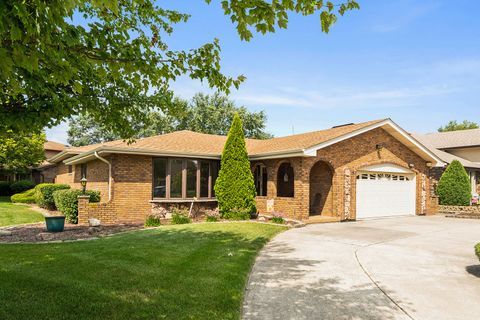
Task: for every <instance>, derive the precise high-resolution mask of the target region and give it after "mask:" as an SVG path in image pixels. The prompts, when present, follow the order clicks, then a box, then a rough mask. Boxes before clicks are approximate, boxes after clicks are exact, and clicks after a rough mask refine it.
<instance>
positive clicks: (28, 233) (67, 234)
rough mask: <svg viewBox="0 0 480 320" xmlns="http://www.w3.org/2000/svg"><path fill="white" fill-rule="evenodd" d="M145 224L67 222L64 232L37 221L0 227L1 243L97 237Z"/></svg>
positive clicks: (135, 228) (134, 228)
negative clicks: (102, 224)
mask: <svg viewBox="0 0 480 320" xmlns="http://www.w3.org/2000/svg"><path fill="white" fill-rule="evenodd" d="M142 228H143V224H116V225H105V226H100V227H90V226H88V225H75V224H65V230H64V231H63V232H47V230H46V228H45V223H35V224H29V225H22V226H13V227H7V228H2V229H0V243H12V242H32V243H35V242H46V241H65V240H81V239H96V238H101V237H105V236H108V235H111V234H114V233H118V232H124V231H130V230H138V229H142Z"/></svg>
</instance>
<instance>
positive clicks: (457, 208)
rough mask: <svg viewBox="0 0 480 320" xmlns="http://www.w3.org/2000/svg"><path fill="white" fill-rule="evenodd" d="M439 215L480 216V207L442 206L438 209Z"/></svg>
mask: <svg viewBox="0 0 480 320" xmlns="http://www.w3.org/2000/svg"><path fill="white" fill-rule="evenodd" d="M438 212H440V213H452V212H453V213H474V214H478V215H480V206H444V205H440V206H439V207H438Z"/></svg>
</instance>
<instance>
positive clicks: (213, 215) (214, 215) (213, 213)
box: [205, 207, 220, 222]
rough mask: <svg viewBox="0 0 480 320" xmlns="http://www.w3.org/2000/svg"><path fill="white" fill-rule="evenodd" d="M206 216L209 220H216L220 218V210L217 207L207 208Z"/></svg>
mask: <svg viewBox="0 0 480 320" xmlns="http://www.w3.org/2000/svg"><path fill="white" fill-rule="evenodd" d="M205 216H206V217H207V218H206V221H207V222H216V221H218V220H219V219H220V210H219V209H218V207H216V208H215V209H213V210H206V211H205Z"/></svg>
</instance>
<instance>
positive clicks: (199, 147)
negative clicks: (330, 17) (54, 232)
mask: <svg viewBox="0 0 480 320" xmlns="http://www.w3.org/2000/svg"><path fill="white" fill-rule="evenodd" d="M383 120H384V119H381V120H373V121H368V122H362V123H357V124H351V125H345V126H340V127H334V128H331V129H326V130H320V131H314V132H308V133H302V134H296V135H291V136H286V137H278V138H272V139H267V140H257V139H246V146H247V151H248V154H249V155H261V154H268V153H274V152H289V151H297V150H303V149H306V148H309V147H312V146H315V145H317V144H320V143H323V142H326V141H329V140H331V139H335V138H337V137H340V136H343V135H345V134H348V133H351V132H354V131H356V130H360V129H362V128H365V127H368V126H370V125H373V124H376V123H379V122H381V121H383ZM226 139H227V137H226V136H220V135H212V134H205V133H198V132H193V131H188V130H183V131H176V132H172V133H167V134H163V135H158V136H152V137H148V138H142V139H138V140H136V141H135V142H133V143H130V144H129V143H128V142H126V141H123V140H116V141H110V142H105V143H100V144H93V145H88V146H83V147H71V148H67V149H66V151H67V152H72V153H83V152H87V151H90V150H94V149H97V148H100V147H106V148H114V149H128V150H142V151H147V150H148V151H152V152H157V151H158V152H172V153H180V154H203V155H212V156H213V155H215V156H219V155H221V153H222V151H223V146H224V144H225V141H226Z"/></svg>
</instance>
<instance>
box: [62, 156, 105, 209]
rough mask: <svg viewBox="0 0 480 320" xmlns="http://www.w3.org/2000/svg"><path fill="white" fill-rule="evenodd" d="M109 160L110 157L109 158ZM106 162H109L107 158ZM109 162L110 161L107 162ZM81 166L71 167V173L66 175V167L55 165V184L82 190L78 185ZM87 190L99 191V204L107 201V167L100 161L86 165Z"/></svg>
mask: <svg viewBox="0 0 480 320" xmlns="http://www.w3.org/2000/svg"><path fill="white" fill-rule="evenodd" d="M109 158H111V157H109ZM107 160H109V159H108V158H107ZM109 161H110V160H109ZM80 168H81V165H75V166H72V173H68V166H67V165H65V164H63V163H59V164H58V165H57V177H56V179H55V183H64V184H68V185H70V186H71V187H72V188H73V189H82V186H81V184H80V179H81V178H82V177H81V169H80ZM87 180H88V182H87V189H88V190H97V191H100V197H101V200H100V201H101V202H107V201H108V165H107V164H106V163H105V162H103V161H100V160H98V159H97V160H93V161H90V162H88V163H87Z"/></svg>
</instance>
